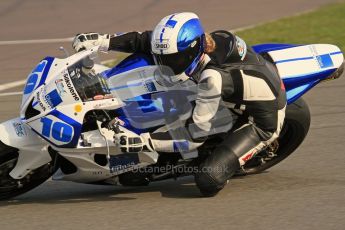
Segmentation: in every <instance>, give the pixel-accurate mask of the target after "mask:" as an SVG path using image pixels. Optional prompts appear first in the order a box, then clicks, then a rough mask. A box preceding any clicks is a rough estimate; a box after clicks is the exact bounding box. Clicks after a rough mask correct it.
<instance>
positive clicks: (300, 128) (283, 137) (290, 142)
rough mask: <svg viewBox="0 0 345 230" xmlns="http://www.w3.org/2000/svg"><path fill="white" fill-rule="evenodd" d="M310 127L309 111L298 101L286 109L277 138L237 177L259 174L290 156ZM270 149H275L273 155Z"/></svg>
mask: <svg viewBox="0 0 345 230" xmlns="http://www.w3.org/2000/svg"><path fill="white" fill-rule="evenodd" d="M309 127H310V111H309V107H308V104H307V103H306V102H305V101H304V100H303V99H302V98H300V99H298V100H297V101H295V102H294V103H292V104H290V105H288V106H287V108H286V115H285V123H284V126H283V129H282V131H281V133H280V135H279V138H278V139H277V140H276V142H274V143H273V144H272V145H275V146H269V147H268V148H267V149H266V150H263V151H262V152H260V153H258V154H257V155H256V156H255V157H253V158H252V159H251V160H249V161H248V162H247V163H246V164H245V165H244V167H243V169H242V170H241V171H240V172H239V173H237V174H238V175H250V174H257V173H261V172H263V171H265V170H267V169H269V168H271V167H272V166H274V165H276V164H278V163H279V162H281V161H282V160H284V159H285V158H287V157H288V156H289V155H290V154H292V153H293V152H294V151H295V150H296V149H297V148H298V146H299V145H300V144H301V143H302V142H303V140H304V138H305V137H306V136H307V133H308V131H309ZM270 147H273V148H274V147H276V148H278V149H276V150H275V151H274V153H272V152H271V153H270V151H269V149H270Z"/></svg>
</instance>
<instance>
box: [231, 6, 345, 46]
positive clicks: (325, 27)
mask: <svg viewBox="0 0 345 230" xmlns="http://www.w3.org/2000/svg"><path fill="white" fill-rule="evenodd" d="M236 34H238V35H239V36H240V37H241V38H242V39H243V40H245V41H246V43H247V44H250V45H254V44H259V43H290V44H312V43H326V44H334V45H337V46H339V47H340V48H341V49H342V50H343V51H345V2H341V3H336V4H332V5H328V6H325V7H322V8H320V9H317V10H315V11H312V12H309V13H305V14H302V15H299V16H293V17H289V18H284V19H280V20H278V21H274V22H270V23H266V24H263V25H260V26H257V27H255V28H252V29H247V30H243V31H240V32H238V33H236Z"/></svg>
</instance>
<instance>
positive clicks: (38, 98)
mask: <svg viewBox="0 0 345 230" xmlns="http://www.w3.org/2000/svg"><path fill="white" fill-rule="evenodd" d="M36 100H37V102H38V104H39V105H40V107H41V108H42V110H43V112H45V111H46V110H47V107H46V106H45V105H44V104H43V102H42V100H41V91H37V93H36Z"/></svg>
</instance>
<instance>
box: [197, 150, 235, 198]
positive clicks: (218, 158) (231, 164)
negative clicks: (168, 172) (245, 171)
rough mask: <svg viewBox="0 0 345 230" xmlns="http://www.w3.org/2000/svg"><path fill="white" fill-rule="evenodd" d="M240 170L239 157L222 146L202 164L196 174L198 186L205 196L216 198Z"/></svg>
mask: <svg viewBox="0 0 345 230" xmlns="http://www.w3.org/2000/svg"><path fill="white" fill-rule="evenodd" d="M239 168H240V163H239V160H238V157H237V156H236V155H235V154H234V153H233V152H232V151H231V150H230V149H229V148H227V147H226V146H224V145H221V146H219V147H218V148H216V149H215V151H214V152H213V153H211V154H210V155H209V156H208V157H207V158H206V159H205V161H204V162H203V163H201V164H200V167H199V172H197V173H196V174H195V182H196V185H197V186H198V188H199V190H200V192H201V194H202V195H203V196H206V197H212V196H215V195H216V194H217V193H218V192H219V191H220V190H221V189H222V188H224V186H225V185H226V183H227V181H228V180H229V179H230V178H231V177H232V176H233V175H234V174H235V173H236V171H237V170H238V169H239Z"/></svg>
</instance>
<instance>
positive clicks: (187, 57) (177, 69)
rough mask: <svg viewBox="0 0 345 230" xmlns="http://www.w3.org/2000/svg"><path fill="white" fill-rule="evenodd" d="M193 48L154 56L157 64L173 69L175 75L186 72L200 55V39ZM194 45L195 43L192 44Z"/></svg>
mask: <svg viewBox="0 0 345 230" xmlns="http://www.w3.org/2000/svg"><path fill="white" fill-rule="evenodd" d="M194 42H196V43H195V44H194V45H193V46H189V47H188V48H187V49H185V50H183V51H180V52H177V53H173V54H153V56H154V58H155V61H156V64H157V65H162V66H167V67H169V68H171V70H172V71H173V72H174V74H175V75H178V74H181V73H182V72H184V71H185V70H186V69H187V68H188V67H189V66H190V65H191V64H192V63H193V61H194V59H195V58H196V57H197V56H198V55H199V52H200V42H201V39H200V38H198V39H196V40H195V41H194ZM192 44H193V43H192Z"/></svg>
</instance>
